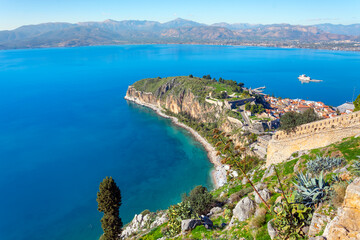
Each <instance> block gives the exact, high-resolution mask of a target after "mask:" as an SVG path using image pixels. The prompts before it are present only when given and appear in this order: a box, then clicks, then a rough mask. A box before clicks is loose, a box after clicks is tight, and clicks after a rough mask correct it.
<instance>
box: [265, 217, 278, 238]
mask: <svg viewBox="0 0 360 240" xmlns="http://www.w3.org/2000/svg"><path fill="white" fill-rule="evenodd" d="M273 221H274V220H270V221H268V223H267V229H268V233H269V236H270V238H271V239H274V238H275V236H276V234H277V231H276V229H275V228H274V227H273V225H272V222H273Z"/></svg>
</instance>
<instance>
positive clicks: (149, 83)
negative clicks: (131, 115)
mask: <svg viewBox="0 0 360 240" xmlns="http://www.w3.org/2000/svg"><path fill="white" fill-rule="evenodd" d="M214 85H219V86H220V87H221V89H223V88H226V87H228V86H226V85H225V84H220V83H214V82H213V81H212V80H206V79H203V78H195V77H194V78H189V77H184V76H180V77H169V78H163V79H161V78H153V79H143V80H140V81H138V82H136V83H134V84H133V85H131V86H129V87H128V90H127V92H126V96H125V99H127V100H131V101H133V102H136V103H138V104H141V105H145V106H148V107H151V108H153V109H154V108H155V110H157V111H158V113H159V112H166V113H172V114H175V115H179V114H180V115H183V116H184V115H186V117H187V118H190V119H192V120H194V121H196V122H197V123H207V124H214V126H216V127H217V128H219V129H220V130H221V131H224V132H226V133H227V134H231V138H232V139H233V141H234V143H235V145H240V146H244V144H245V143H246V141H247V140H246V139H244V137H243V136H242V135H241V134H240V131H238V130H239V129H240V130H241V129H242V127H243V124H242V122H241V121H240V120H237V119H234V118H232V117H230V116H228V115H227V111H229V108H228V107H227V106H226V104H214V103H213V102H214V101H210V100H209V99H208V96H210V95H211V94H212V93H214V92H215V91H216V88H219V86H214ZM218 103H223V102H221V101H219V102H218Z"/></svg>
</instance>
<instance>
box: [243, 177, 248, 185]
mask: <svg viewBox="0 0 360 240" xmlns="http://www.w3.org/2000/svg"><path fill="white" fill-rule="evenodd" d="M248 182H249V181H248V180H247V178H246V177H244V178H243V179H242V180H241V183H242V184H243V185H245V184H247V183H248Z"/></svg>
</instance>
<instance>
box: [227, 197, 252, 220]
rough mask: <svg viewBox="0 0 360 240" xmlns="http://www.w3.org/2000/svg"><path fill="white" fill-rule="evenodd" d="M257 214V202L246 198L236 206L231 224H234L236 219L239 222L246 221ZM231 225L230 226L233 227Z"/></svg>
mask: <svg viewBox="0 0 360 240" xmlns="http://www.w3.org/2000/svg"><path fill="white" fill-rule="evenodd" d="M254 212H255V202H254V201H253V200H251V199H250V198H249V197H245V198H243V199H241V200H240V201H239V202H238V204H236V206H235V208H234V210H233V219H231V222H232V223H234V220H235V219H238V220H239V221H245V220H246V219H248V218H250V217H251V216H252V215H253V214H254ZM232 223H230V225H232Z"/></svg>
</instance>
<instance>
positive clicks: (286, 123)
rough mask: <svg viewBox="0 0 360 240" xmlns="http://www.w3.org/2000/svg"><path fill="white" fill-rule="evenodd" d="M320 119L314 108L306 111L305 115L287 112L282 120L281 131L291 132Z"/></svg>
mask: <svg viewBox="0 0 360 240" xmlns="http://www.w3.org/2000/svg"><path fill="white" fill-rule="evenodd" d="M319 119H320V118H319V117H318V115H317V114H316V112H315V111H314V109H312V108H310V109H308V110H306V111H305V112H304V113H297V112H287V113H285V114H284V115H282V116H281V118H280V126H281V127H280V129H282V130H285V131H287V132H291V131H293V130H295V128H296V127H297V126H299V125H302V124H305V123H310V122H314V121H317V120H319Z"/></svg>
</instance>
